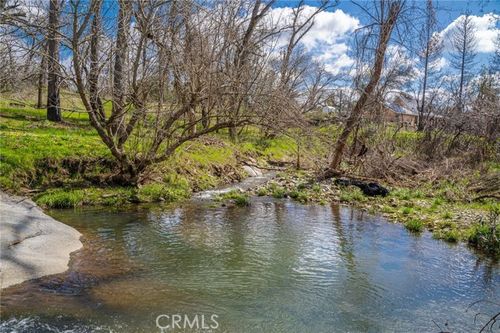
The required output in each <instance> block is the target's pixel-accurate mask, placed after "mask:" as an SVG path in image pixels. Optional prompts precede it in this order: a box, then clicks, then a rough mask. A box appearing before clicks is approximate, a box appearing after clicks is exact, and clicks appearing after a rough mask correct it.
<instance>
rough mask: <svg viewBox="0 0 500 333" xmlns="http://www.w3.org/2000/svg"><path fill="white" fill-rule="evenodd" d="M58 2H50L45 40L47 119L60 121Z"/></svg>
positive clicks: (54, 0) (51, 0)
mask: <svg viewBox="0 0 500 333" xmlns="http://www.w3.org/2000/svg"><path fill="white" fill-rule="evenodd" d="M60 5H61V4H60V2H59V0H50V7H49V31H48V38H47V70H48V82H47V119H48V120H50V121H61V105H60V104H61V102H60V99H59V81H60V78H59V37H58V35H57V29H59V11H60Z"/></svg>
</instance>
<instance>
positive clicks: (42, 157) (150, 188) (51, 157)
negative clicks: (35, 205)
mask: <svg viewBox="0 0 500 333" xmlns="http://www.w3.org/2000/svg"><path fill="white" fill-rule="evenodd" d="M30 104H31V103H29V102H27V103H26V105H24V106H23V105H21V104H20V103H19V102H18V101H17V100H13V99H4V100H3V101H2V102H0V119H1V122H0V186H1V187H2V189H3V190H6V191H9V192H14V193H18V194H23V193H24V194H26V193H28V194H32V195H34V197H35V199H36V200H37V201H38V202H39V203H40V204H42V205H46V206H50V207H73V206H78V205H83V204H116V203H120V202H127V201H132V202H137V201H141V202H143V201H155V200H165V201H174V200H178V199H180V198H184V197H187V196H189V194H190V193H191V192H192V191H198V190H203V189H208V188H213V187H215V186H219V185H221V184H223V183H228V182H233V181H238V180H240V179H241V178H242V177H244V172H243V169H242V168H241V164H240V163H239V161H240V160H248V159H251V160H255V161H262V162H264V161H266V160H268V159H271V160H287V159H289V158H292V159H293V158H294V157H293V156H294V154H295V151H296V144H295V143H294V141H293V140H292V139H290V138H288V137H276V138H273V139H269V140H263V139H260V138H259V135H258V133H257V132H256V130H255V129H249V130H247V131H246V132H245V133H244V134H243V136H242V140H241V142H240V143H239V144H238V145H235V144H232V143H231V142H230V141H229V140H228V139H227V135H226V134H225V133H220V134H214V135H211V136H206V137H204V138H201V139H199V140H196V141H193V142H188V143H186V144H184V145H183V146H182V147H181V148H180V149H178V151H177V153H176V154H175V155H174V156H173V157H172V158H171V159H170V160H168V161H167V162H165V163H162V164H159V165H156V166H154V167H153V168H152V169H151V170H149V171H148V173H146V175H145V176H144V179H143V181H142V183H141V185H142V186H141V187H140V188H139V189H133V188H123V187H111V186H107V185H109V184H107V183H106V179H107V178H109V177H108V176H109V175H110V174H112V173H113V172H116V170H114V163H113V158H112V156H111V155H110V153H109V151H108V149H107V148H106V146H105V145H104V144H103V143H102V142H101V140H100V138H99V137H98V135H97V133H96V132H95V130H94V129H93V128H92V127H91V126H90V125H89V124H88V120H87V119H86V115H83V114H78V113H71V112H64V122H63V123H60V124H57V123H52V122H49V121H47V120H45V110H37V109H35V108H33V107H31V106H30Z"/></svg>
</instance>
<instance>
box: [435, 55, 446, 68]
mask: <svg viewBox="0 0 500 333" xmlns="http://www.w3.org/2000/svg"><path fill="white" fill-rule="evenodd" d="M448 64H449V62H448V60H447V59H446V58H445V57H441V58H439V59H438V60H436V62H435V65H434V69H435V70H436V71H440V70H442V69H443V68H445V67H447V66H448Z"/></svg>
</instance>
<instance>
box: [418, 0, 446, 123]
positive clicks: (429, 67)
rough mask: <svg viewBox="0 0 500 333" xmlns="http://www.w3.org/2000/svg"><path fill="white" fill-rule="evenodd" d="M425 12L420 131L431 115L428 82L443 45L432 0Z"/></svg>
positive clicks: (421, 56) (428, 0)
mask: <svg viewBox="0 0 500 333" xmlns="http://www.w3.org/2000/svg"><path fill="white" fill-rule="evenodd" d="M424 14H425V22H424V25H423V29H422V30H421V33H420V43H421V50H420V52H419V58H420V61H421V63H423V74H422V88H421V97H420V102H419V108H418V113H419V116H418V124H417V130H419V131H422V130H423V129H424V127H425V124H426V122H427V119H428V117H429V112H426V106H427V105H426V97H427V92H428V83H429V79H430V76H431V75H432V74H433V72H435V68H436V65H437V64H436V61H437V60H438V58H439V56H440V55H441V51H442V45H443V44H442V42H441V41H440V39H439V36H438V35H437V34H435V33H436V28H437V20H436V12H435V8H434V5H433V3H432V0H427V4H426V8H425V11H424Z"/></svg>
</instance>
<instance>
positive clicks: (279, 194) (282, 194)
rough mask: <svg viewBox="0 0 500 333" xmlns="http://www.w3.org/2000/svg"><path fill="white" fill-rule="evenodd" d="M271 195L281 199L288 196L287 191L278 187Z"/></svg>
mask: <svg viewBox="0 0 500 333" xmlns="http://www.w3.org/2000/svg"><path fill="white" fill-rule="evenodd" d="M271 195H272V196H273V198H276V199H281V198H284V197H285V196H286V190H285V189H284V188H283V187H280V186H278V187H276V188H274V189H273V191H272V193H271Z"/></svg>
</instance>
